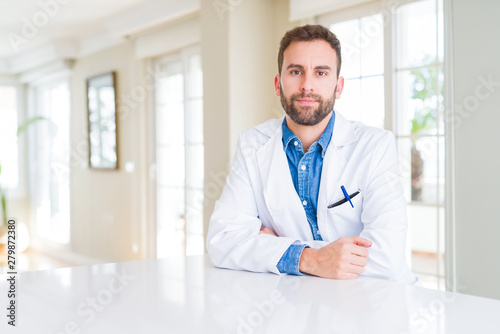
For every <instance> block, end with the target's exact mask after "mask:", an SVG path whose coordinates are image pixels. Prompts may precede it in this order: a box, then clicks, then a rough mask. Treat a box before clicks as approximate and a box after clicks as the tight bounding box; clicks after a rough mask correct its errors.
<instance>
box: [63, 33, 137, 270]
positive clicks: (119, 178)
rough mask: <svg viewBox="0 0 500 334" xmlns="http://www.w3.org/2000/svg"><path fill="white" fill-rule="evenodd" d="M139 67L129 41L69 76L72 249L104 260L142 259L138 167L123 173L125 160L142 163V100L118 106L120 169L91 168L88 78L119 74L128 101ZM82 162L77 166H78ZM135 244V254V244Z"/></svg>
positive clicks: (87, 61)
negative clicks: (140, 113) (113, 73)
mask: <svg viewBox="0 0 500 334" xmlns="http://www.w3.org/2000/svg"><path fill="white" fill-rule="evenodd" d="M140 66H141V63H140V62H139V61H137V60H136V59H135V57H134V45H133V43H131V42H127V43H124V44H121V45H118V46H115V47H112V48H110V49H107V50H105V51H101V52H98V53H96V54H93V55H90V56H87V57H84V58H82V59H79V60H77V61H76V62H75V65H74V68H73V75H72V78H71V94H72V101H71V147H72V149H73V152H75V153H76V155H75V156H72V161H71V162H72V166H71V167H72V168H71V181H70V182H71V183H70V186H71V190H70V193H71V238H72V246H73V251H74V252H76V253H78V254H80V255H83V256H86V257H90V258H96V259H101V260H104V261H112V262H116V261H129V260H134V259H139V258H140V253H139V252H140V249H139V247H140V246H141V245H140V238H141V235H140V224H141V223H142V222H143V219H141V217H140V214H139V213H140V210H141V208H140V207H139V205H140V198H141V197H140V196H141V194H140V192H139V189H140V187H139V183H140V177H141V176H140V175H139V173H140V171H141V169H140V168H136V169H135V171H134V172H133V173H127V172H125V170H124V165H125V163H126V162H133V163H135V165H136V166H139V165H140V163H141V160H142V159H141V155H140V151H141V150H142V148H141V147H140V146H139V143H140V142H139V133H140V132H139V131H140V129H139V124H140V122H139V111H141V110H142V109H141V107H142V104H141V101H133V103H131V104H130V105H126V106H125V107H124V106H123V103H121V104H120V102H119V104H118V117H117V127H118V159H119V169H118V170H116V171H106V170H95V169H89V168H88V145H87V140H88V137H87V127H88V120H87V117H88V116H87V99H86V79H87V78H89V77H90V76H94V75H97V74H101V73H105V72H109V71H116V72H117V83H116V84H117V92H116V93H117V97H118V100H121V99H123V98H128V97H130V95H131V94H132V89H133V87H135V86H137V85H138V84H139V74H138V71H139V69H140ZM77 161H78V163H76V162H77ZM134 244H136V245H137V249H136V251H134V250H133V245H134Z"/></svg>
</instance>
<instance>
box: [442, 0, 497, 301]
mask: <svg viewBox="0 0 500 334" xmlns="http://www.w3.org/2000/svg"><path fill="white" fill-rule="evenodd" d="M449 2H451V5H452V13H451V14H452V28H453V32H452V34H453V39H452V44H453V69H452V70H453V94H454V99H453V104H454V107H455V112H454V116H455V119H456V121H455V130H454V135H455V157H456V158H455V170H456V238H457V239H456V248H457V258H456V270H457V288H458V291H459V292H463V293H468V294H474V295H480V296H486V297H493V298H500V284H499V282H500V240H499V239H500V205H499V201H500V177H499V172H500V153H499V152H500V149H499V146H498V143H499V142H500V66H499V64H498V61H499V59H500V43H499V41H500V20H499V19H498V13H500V1H497V0H480V1H469V0H449ZM481 78H484V79H481ZM488 78H492V80H493V81H494V82H495V83H496V86H488V85H485V84H484V83H482V81H483V80H485V81H489V79H488Z"/></svg>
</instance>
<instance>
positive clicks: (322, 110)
mask: <svg viewBox="0 0 500 334" xmlns="http://www.w3.org/2000/svg"><path fill="white" fill-rule="evenodd" d="M336 91H337V87H335V90H334V91H333V94H332V97H331V98H330V99H328V100H326V101H324V100H323V98H322V97H321V96H319V95H316V94H304V93H302V94H292V96H290V97H289V98H287V97H286V96H285V94H283V89H281V86H280V99H281V106H282V107H283V109H285V112H286V114H287V115H288V116H289V117H290V118H291V119H292V121H294V122H295V123H297V124H299V125H309V126H311V125H316V124H318V123H319V122H321V121H322V120H324V119H325V117H326V116H328V114H329V113H330V112H331V111H332V110H333V105H334V104H335V92H336ZM303 98H311V99H314V100H316V101H317V102H318V106H317V107H316V108H315V109H314V107H313V106H301V107H300V108H301V109H302V111H300V110H298V109H297V107H295V104H294V102H295V101H297V100H300V99H303Z"/></svg>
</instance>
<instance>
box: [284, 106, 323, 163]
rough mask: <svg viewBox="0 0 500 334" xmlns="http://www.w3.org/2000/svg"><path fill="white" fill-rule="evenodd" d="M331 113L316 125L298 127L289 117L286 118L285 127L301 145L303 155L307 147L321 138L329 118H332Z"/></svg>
mask: <svg viewBox="0 0 500 334" xmlns="http://www.w3.org/2000/svg"><path fill="white" fill-rule="evenodd" d="M332 114H333V113H332V112H330V114H328V116H326V117H325V119H323V120H322V121H321V122H319V123H318V124H316V125H300V124H297V123H295V122H294V121H292V120H291V119H290V117H288V116H287V117H286V125H287V126H288V128H289V129H290V131H292V132H293V133H294V134H295V135H296V136H297V137H298V138H299V139H300V142H301V143H302V147H303V149H304V153H307V151H308V150H309V147H310V146H311V145H312V144H313V143H314V142H315V141H316V140H318V139H319V137H321V135H322V134H323V132H325V129H326V127H327V125H328V122H330V118H332Z"/></svg>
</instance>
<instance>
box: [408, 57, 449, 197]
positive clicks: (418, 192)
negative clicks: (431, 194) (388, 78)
mask: <svg viewBox="0 0 500 334" xmlns="http://www.w3.org/2000/svg"><path fill="white" fill-rule="evenodd" d="M425 63H428V64H430V66H429V67H423V68H418V69H415V70H412V71H411V72H410V74H411V79H412V83H411V90H412V97H411V98H412V100H414V102H415V104H416V107H415V110H414V114H413V119H412V120H411V141H412V148H411V199H412V201H421V200H422V189H423V185H424V179H423V174H424V160H423V158H422V155H421V153H420V151H419V150H418V149H417V146H416V142H417V140H418V134H420V133H422V132H424V131H426V130H430V129H433V128H436V126H437V116H438V115H437V113H438V104H439V103H441V102H442V96H443V93H442V86H443V85H442V84H440V83H439V82H438V81H439V80H440V75H442V74H441V73H442V72H441V71H440V70H438V68H437V67H435V66H432V61H431V58H430V57H427V59H426V60H425Z"/></svg>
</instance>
